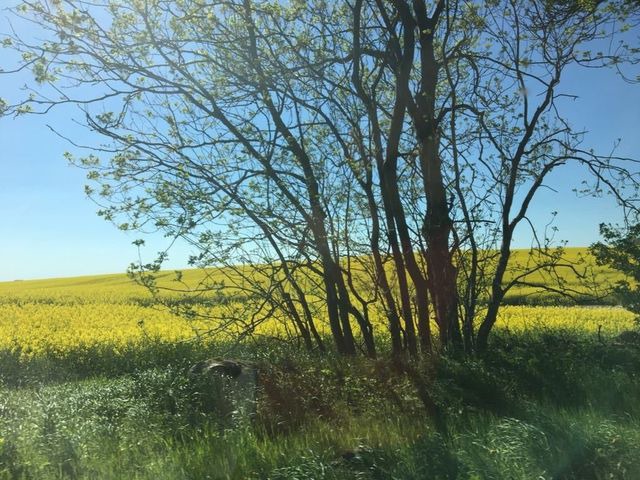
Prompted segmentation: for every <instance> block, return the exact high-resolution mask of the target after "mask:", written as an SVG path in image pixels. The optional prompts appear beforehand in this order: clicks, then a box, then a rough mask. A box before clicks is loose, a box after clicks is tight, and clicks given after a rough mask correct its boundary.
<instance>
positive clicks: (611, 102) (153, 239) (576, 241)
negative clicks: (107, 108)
mask: <svg viewBox="0 0 640 480" xmlns="http://www.w3.org/2000/svg"><path fill="white" fill-rule="evenodd" d="M2 17H3V14H2V13H1V12H0V28H4V27H5V26H6V22H5V21H4V19H3V18H2ZM8 55H9V54H8V52H7V51H6V50H1V49H0V67H2V66H3V65H4V64H6V63H8V62H9V61H10V58H9V57H8ZM22 81H24V80H22ZM20 84H21V81H17V80H16V78H15V77H12V78H8V77H6V76H3V75H0V97H5V98H12V97H14V98H15V96H16V95H17V94H18V89H19V87H20ZM561 87H562V90H564V91H565V92H567V93H572V94H575V95H578V96H579V98H578V99H577V100H571V101H567V102H566V103H565V107H566V109H565V112H566V113H567V116H568V117H569V119H570V120H571V121H572V124H573V125H574V126H575V127H578V128H581V127H582V128H585V129H586V130H589V131H590V133H589V134H588V135H587V137H586V142H585V144H586V145H588V146H592V147H593V148H594V149H595V150H596V151H598V152H603V153H604V152H609V151H610V150H611V148H612V147H613V144H614V142H615V140H616V139H617V138H620V139H621V140H622V142H621V144H620V147H619V149H618V150H617V152H616V153H617V154H619V155H623V156H635V157H638V158H640V128H639V127H640V85H630V84H627V83H625V82H624V81H622V80H621V79H620V78H619V77H617V76H616V75H615V74H614V73H613V72H611V71H605V70H588V71H587V70H572V71H570V72H569V75H567V77H566V78H565V80H564V81H563V83H562V85H561ZM74 116H75V117H77V118H79V117H80V115H79V113H78V111H77V110H74V109H68V108H66V109H59V110H57V111H55V112H53V114H50V115H47V116H46V117H45V116H22V117H19V118H16V119H13V118H0V281H3V280H14V279H30V278H46V277H64V276H75V275H89V274H99V273H113V272H123V271H125V269H126V267H127V266H128V265H129V263H130V262H131V261H134V260H136V258H137V255H138V252H137V249H136V247H134V246H133V245H132V241H133V240H135V239H137V238H145V240H146V241H147V247H146V248H145V250H144V252H143V253H144V255H145V257H146V260H150V259H151V258H152V257H153V256H154V254H155V252H156V251H158V250H160V249H162V248H164V246H165V245H166V244H167V241H166V240H165V239H163V238H162V237H160V236H146V237H145V236H142V235H139V234H125V233H124V232H121V231H119V230H117V229H116V228H115V227H114V226H112V225H111V224H109V223H107V222H105V221H104V220H102V219H101V218H99V217H98V216H97V215H96V213H95V212H96V210H97V206H96V205H95V204H93V203H92V202H91V201H90V200H89V199H87V198H86V196H85V194H84V190H83V186H84V184H85V183H86V181H85V172H84V171H82V170H80V169H77V168H75V167H72V166H70V165H68V164H67V162H66V160H65V159H64V158H63V153H64V152H65V151H67V150H69V151H74V148H73V146H71V145H70V144H69V143H68V142H67V141H65V140H64V139H62V138H60V137H58V136H57V135H56V134H55V133H53V132H52V131H51V130H50V129H49V128H48V127H47V125H48V124H49V125H52V126H55V128H56V129H59V130H60V131H62V132H65V133H69V134H70V136H73V137H75V138H78V137H79V138H80V139H82V140H85V141H87V142H91V141H92V139H90V138H88V137H86V135H87V134H86V133H85V131H84V130H82V129H80V128H79V127H78V126H77V125H74V123H73V122H72V118H73V117H74ZM579 180H580V177H579V175H578V174H577V172H576V171H574V170H571V169H565V170H563V171H559V172H558V173H557V174H555V176H554V177H553V178H552V182H551V183H550V186H551V187H553V188H554V189H555V190H557V192H552V191H551V190H546V191H544V192H542V195H540V196H539V197H538V198H537V200H536V201H535V203H534V205H533V206H532V209H531V218H532V220H533V221H534V222H535V223H536V224H538V225H544V224H545V223H547V221H548V219H549V218H550V212H552V211H558V216H557V218H556V221H555V225H556V226H557V227H558V228H559V229H560V230H559V232H558V234H557V236H556V238H557V239H563V240H567V241H568V243H569V245H571V246H585V245H589V244H590V243H592V242H594V241H596V240H597V239H598V224H599V223H600V222H604V221H611V220H613V221H615V220H617V219H618V218H619V212H618V211H617V207H616V205H615V203H614V202H612V201H611V200H610V199H608V198H604V199H591V198H586V199H584V198H583V199H578V198H576V196H575V194H573V193H572V191H571V188H572V187H574V186H577V184H578V183H579ZM530 241H531V239H530V235H529V232H527V231H526V230H521V232H520V234H519V235H518V236H517V237H516V240H515V246H516V247H527V246H529V244H530ZM188 252H189V249H188V248H187V247H185V246H184V245H178V246H177V248H176V249H175V250H174V251H173V253H172V254H171V256H170V262H169V263H168V264H167V267H168V268H180V267H184V266H185V265H186V258H187V256H188Z"/></svg>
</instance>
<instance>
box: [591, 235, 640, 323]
mask: <svg viewBox="0 0 640 480" xmlns="http://www.w3.org/2000/svg"><path fill="white" fill-rule="evenodd" d="M600 234H601V235H602V236H603V237H604V242H598V243H594V244H593V245H591V247H590V251H591V253H592V254H593V256H594V257H595V258H596V261H597V262H598V264H599V265H607V266H609V267H611V268H613V269H615V270H617V271H619V272H621V273H623V274H624V275H625V276H626V277H627V279H623V280H619V281H618V282H617V285H616V288H615V292H616V293H617V295H618V297H619V299H620V302H621V303H622V305H623V306H624V307H625V308H628V309H629V310H631V311H632V312H633V313H636V314H638V315H640V287H639V285H640V223H638V224H635V225H631V226H629V227H628V228H627V229H625V230H623V229H619V228H615V227H613V226H611V225H607V224H601V225H600Z"/></svg>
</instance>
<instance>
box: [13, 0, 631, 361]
mask: <svg viewBox="0 0 640 480" xmlns="http://www.w3.org/2000/svg"><path fill="white" fill-rule="evenodd" d="M634 12H635V11H634V8H633V7H632V4H629V3H628V2H577V3H576V2H561V3H558V2H547V1H541V0H532V1H528V2H515V1H507V0H504V1H497V0H492V1H485V2H461V1H454V0H451V1H445V0H440V1H437V2H435V3H433V4H430V3H429V2H426V1H423V0H413V1H411V2H408V1H405V0H394V1H391V2H383V1H380V0H366V1H365V0H354V1H353V2H344V3H339V2H326V1H324V0H314V1H309V2H302V1H292V2H279V1H276V0H269V1H267V0H263V1H253V0H224V1H203V0H132V1H128V2H121V1H118V0H103V1H100V2H94V1H91V2H89V1H83V0H75V1H70V0H51V1H46V0H25V1H24V2H23V3H22V5H21V6H20V7H19V8H18V9H17V15H18V16H20V17H21V18H22V19H24V20H29V21H32V22H35V23H37V24H38V25H39V26H40V28H41V29H43V30H44V32H43V36H44V37H45V38H46V40H43V41H36V40H30V39H26V38H21V37H20V36H19V35H10V36H8V37H7V38H6V39H5V40H4V44H6V45H7V46H10V47H11V48H14V49H16V50H17V51H19V52H20V53H21V54H22V59H23V61H24V63H23V64H22V65H21V66H20V67H18V69H30V70H32V71H33V74H34V78H35V80H36V82H37V83H38V85H39V86H38V87H37V88H36V90H34V91H33V94H32V95H30V96H29V97H28V98H26V99H25V100H24V101H23V102H21V103H18V104H15V105H5V107H4V110H5V114H20V113H25V112H29V111H39V112H46V111H48V110H49V109H50V108H53V107H55V106H57V105H60V104H67V103H71V104H75V105H78V106H79V107H80V109H81V112H82V115H83V121H84V123H85V124H86V125H87V126H88V127H89V128H90V129H91V130H93V131H95V132H97V133H99V134H101V135H102V136H104V137H105V138H106V139H107V140H108V141H109V144H108V145H106V146H101V147H96V146H92V148H93V152H94V153H93V154H91V155H89V156H87V157H86V158H81V159H75V160H74V161H75V162H76V163H78V164H80V165H81V166H83V167H85V168H87V169H88V170H89V172H88V176H89V178H90V179H91V180H93V181H95V182H97V183H98V185H99V188H98V189H95V188H90V189H89V190H88V193H89V194H91V195H94V196H96V197H98V198H99V199H101V201H103V202H104V203H105V208H104V209H103V210H102V211H101V214H102V215H103V216H104V217H105V218H107V219H108V220H112V221H114V222H116V223H118V224H119V225H120V227H121V228H123V229H134V230H135V229H140V228H142V227H144V226H146V225H152V226H153V227H154V228H159V229H161V230H163V231H164V232H166V234H167V235H168V236H169V237H182V238H184V239H186V240H187V241H189V242H191V243H192V244H193V245H194V246H195V247H196V248H197V250H198V252H199V254H198V255H196V256H195V257H194V258H192V263H193V264H194V265H199V266H203V267H210V266H221V265H223V266H226V267H227V268H226V270H224V271H225V272H228V284H227V286H226V287H227V288H228V289H231V291H232V292H235V293H238V292H245V294H244V298H253V299H255V302H247V303H246V304H245V306H246V305H250V306H251V308H252V312H253V313H252V314H251V315H250V317H251V318H252V319H253V320H252V321H250V322H248V326H247V327H246V328H247V329H248V330H249V331H250V330H252V329H253V328H255V325H256V322H258V321H264V319H266V318H269V317H272V316H276V317H282V318H287V319H288V320H289V322H290V324H291V325H293V326H294V328H295V330H296V331H297V332H298V334H299V335H300V336H301V338H302V339H303V340H304V343H305V345H306V346H307V347H308V348H315V347H316V346H318V347H320V348H322V347H323V343H322V340H321V335H320V334H319V333H318V328H316V322H317V321H318V317H320V318H321V317H326V319H327V322H328V325H329V328H330V331H331V335H332V338H333V341H334V343H335V346H336V349H337V350H338V351H339V352H340V353H343V354H354V353H355V352H356V350H357V348H358V345H360V343H361V345H362V348H363V349H364V351H365V352H366V353H367V354H368V355H371V356H373V355H375V354H376V346H375V336H374V322H373V320H372V318H373V317H374V316H376V315H381V316H383V317H384V318H385V319H386V322H387V324H388V331H389V336H390V340H391V345H392V349H393V351H394V353H396V354H400V353H401V352H403V351H405V350H406V351H408V352H409V353H410V354H412V355H416V354H417V353H418V351H419V349H422V350H423V351H430V350H431V349H432V332H431V319H432V318H433V320H434V323H435V325H436V326H437V331H438V337H439V340H440V343H441V345H442V346H443V347H444V348H449V347H453V348H461V347H462V346H464V348H466V349H467V350H468V351H472V350H474V349H477V350H479V351H482V350H485V349H486V348H487V342H488V338H489V334H490V332H491V330H492V328H493V325H494V324H495V322H496V319H497V314H498V310H499V308H500V305H501V303H502V300H503V298H504V296H505V294H506V293H507V291H508V290H509V289H510V288H512V287H513V286H515V285H518V284H526V283H527V281H528V278H529V276H530V274H531V273H534V272H539V271H541V270H544V271H548V272H550V274H553V272H554V271H557V269H560V268H575V266H574V265H572V264H570V263H567V262H566V261H564V260H563V256H562V250H561V249H553V248H552V244H551V241H550V239H548V238H545V237H543V236H541V235H540V234H539V232H538V231H537V230H536V229H535V227H534V226H533V225H531V227H532V234H533V238H534V241H533V243H532V252H534V254H532V255H531V257H530V261H529V262H528V263H525V264H523V265H516V264H515V263H514V262H512V261H511V243H512V239H513V235H514V232H515V230H516V229H517V228H522V225H523V224H525V225H526V224H527V223H529V224H530V222H528V219H527V212H528V210H529V206H530V205H531V203H532V202H533V200H534V197H535V196H536V194H537V192H538V191H539V190H540V189H541V188H543V186H544V184H545V181H546V180H547V178H548V177H549V175H550V174H551V173H552V172H553V171H555V170H556V169H557V168H560V167H562V166H563V165H566V164H570V163H572V164H578V165H581V166H583V167H584V170H585V171H586V172H587V173H589V175H590V178H592V179H594V180H595V183H594V187H595V190H596V191H601V190H603V189H607V190H610V191H612V192H613V193H614V194H615V195H617V198H618V199H619V200H620V202H622V203H625V204H626V205H627V206H632V205H631V203H630V202H629V200H628V198H627V197H626V196H625V195H623V193H624V191H623V190H621V188H620V186H621V185H625V186H627V187H630V188H633V187H634V186H636V185H637V174H636V173H634V171H633V170H631V169H629V168H628V167H627V163H626V162H627V161H628V159H622V158H614V157H611V156H605V157H603V156H598V155H597V154H595V153H593V152H591V151H590V150H588V149H586V148H582V147H581V142H582V139H583V136H582V134H581V133H580V132H575V131H574V130H572V128H571V127H570V125H569V124H568V122H567V121H566V120H565V119H564V118H563V117H562V115H561V106H562V105H561V104H560V103H561V102H560V99H561V98H562V97H563V96H564V95H566V94H565V93H564V92H562V91H561V90H559V85H560V84H561V79H562V75H563V73H564V72H565V70H566V69H567V67H568V66H570V65H580V64H582V65H587V66H609V65H614V66H619V65H622V64H624V63H625V62H626V63H629V62H631V63H633V62H634V61H635V59H636V57H635V55H636V54H637V50H636V49H635V48H634V47H633V46H627V45H624V44H622V45H620V46H619V47H618V48H617V50H616V51H615V52H614V53H610V54H609V53H607V54H601V55H592V54H591V53H590V52H589V50H588V49H589V46H590V45H591V43H592V42H594V41H598V40H602V39H605V38H611V37H612V36H613V35H615V33H616V32H617V29H620V25H622V24H621V23H620V21H623V22H629V21H630V22H633V21H634V17H633V14H634ZM631 26H632V27H633V26H634V24H633V23H632V24H631ZM625 28H626V27H625ZM161 260H162V257H161V258H160V259H159V262H158V263H156V264H153V265H150V266H149V267H150V268H141V269H140V270H138V271H136V272H134V273H137V274H138V275H139V276H140V278H141V279H143V281H145V282H146V283H147V284H148V285H149V286H150V287H151V288H157V285H156V284H155V283H154V282H153V279H152V278H150V277H148V276H145V273H148V270H151V273H153V272H155V271H157V270H158V269H159V268H160V265H161ZM242 265H245V266H248V265H251V266H252V267H251V268H250V269H249V270H247V269H245V268H244V267H242ZM141 267H144V266H141ZM249 272H251V273H249ZM556 278H558V279H559V278H561V277H560V276H559V275H556ZM218 287H220V285H218V284H216V283H215V282H213V283H211V282H205V283H204V284H202V285H198V286H196V287H195V288H191V287H190V288H187V289H186V290H187V292H188V293H190V294H196V295H200V294H201V293H202V292H204V291H207V290H209V289H210V288H218ZM482 304H486V306H487V308H486V309H482V308H479V306H481V305H482ZM320 309H321V310H324V314H323V315H317V313H319V311H320ZM191 312H192V314H193V311H191ZM244 315H247V313H246V312H244V310H243V313H242V316H244ZM239 317H240V315H238V314H237V313H234V314H233V315H230V318H233V319H237V320H238V321H240V320H241V318H239ZM254 320H255V321H254ZM223 326H227V324H226V323H223Z"/></svg>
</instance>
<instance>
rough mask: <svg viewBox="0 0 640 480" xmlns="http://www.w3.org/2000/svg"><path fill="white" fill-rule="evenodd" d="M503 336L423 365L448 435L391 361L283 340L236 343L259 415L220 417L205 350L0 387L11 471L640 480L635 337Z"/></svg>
mask: <svg viewBox="0 0 640 480" xmlns="http://www.w3.org/2000/svg"><path fill="white" fill-rule="evenodd" d="M492 347H493V348H492V350H491V353H490V354H489V355H487V356H486V357H485V358H482V359H464V358H455V357H447V356H444V357H441V358H440V359H439V360H438V361H434V360H429V359H424V360H422V361H421V362H420V363H419V364H416V365H415V368H416V369H417V371H418V372H419V373H420V375H422V376H423V378H424V379H425V380H426V381H427V382H428V385H429V389H430V392H431V394H432V396H433V398H434V399H435V401H436V402H437V404H438V405H439V407H440V408H441V410H442V411H443V412H444V415H445V418H446V425H447V431H446V432H444V433H442V432H437V431H436V429H435V428H434V426H433V424H432V421H431V420H430V418H429V416H428V415H427V413H426V411H425V409H424V407H423V405H422V403H421V402H420V399H419V396H418V395H417V393H416V390H415V388H414V387H413V385H412V382H411V381H410V379H408V378H407V377H406V376H404V375H403V374H402V373H401V372H400V371H399V370H398V369H397V368H396V366H395V364H394V362H392V361H391V360H386V359H380V360H376V361H374V360H367V359H338V358H335V357H332V356H324V357H317V356H314V355H311V354H307V353H301V352H299V351H297V350H296V349H293V348H290V347H289V346H287V345H286V344H282V343H281V342H275V341H274V342H262V343H258V344H255V345H253V346H251V347H249V346H247V347H245V350H244V351H242V352H239V353H241V355H242V356H243V357H247V358H251V359H253V360H254V361H255V362H257V363H258V364H259V365H261V369H262V382H261V383H262V390H261V393H260V396H259V406H258V411H257V416H256V417H255V418H254V419H252V420H248V419H246V418H233V417H229V418H221V417H220V415H221V413H220V411H219V410H216V409H215V408H212V405H214V404H213V403H207V399H206V398H205V397H203V393H202V389H200V388H199V387H198V385H195V384H194V383H193V380H192V379H191V378H190V377H189V376H188V375H187V374H186V369H187V368H188V365H189V364H190V362H192V361H195V360H196V359H197V358H201V355H204V354H206V353H209V352H203V351H201V352H190V353H186V352H185V356H184V357H183V359H182V361H181V362H173V363H170V364H162V365H159V366H154V367H150V368H142V367H141V368H138V369H135V370H133V371H131V372H129V373H126V374H122V375H113V374H105V373H104V372H102V371H101V370H100V369H97V370H96V372H94V375H93V376H92V377H90V378H86V379H84V380H76V381H63V382H61V383H60V382H53V381H51V379H50V378H48V377H46V376H43V377H41V378H40V379H36V378H35V377H34V378H32V382H31V383H30V384H29V385H28V386H21V387H17V386H9V385H5V386H4V387H1V388H0V478H1V479H14V478H34V479H58V478H86V479H96V478H97V479H100V478H105V479H121V478H137V479H156V480H157V479H205V478H212V479H250V478H273V479H296V478H298V479H393V478H396V479H430V478H431V479H454V478H455V479H531V478H548V479H576V480H578V479H580V480H585V479H599V478H603V479H604V478H620V479H636V478H640V382H639V381H638V372H640V351H639V349H638V348H637V347H635V346H619V345H614V344H613V343H612V342H610V341H609V340H605V341H604V343H603V342H602V341H599V340H598V339H597V337H594V336H593V335H590V334H589V335H587V334H585V335H579V334H576V333H575V332H567V331H555V332H552V331H535V330H534V331H528V332H519V333H516V334H513V333H511V334H510V333H506V332H503V333H502V334H500V335H498V336H497V337H496V338H495V340H494V343H493V345H492ZM191 355H193V357H192V356H191ZM42 373H43V374H44V373H45V372H44V371H43V372H42Z"/></svg>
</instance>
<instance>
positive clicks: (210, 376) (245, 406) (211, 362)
mask: <svg viewBox="0 0 640 480" xmlns="http://www.w3.org/2000/svg"><path fill="white" fill-rule="evenodd" d="M189 375H190V376H191V377H192V378H194V379H198V380H200V384H201V385H202V386H203V388H207V389H210V391H209V392H203V393H205V394H208V395H207V396H208V397H209V398H210V401H211V402H213V403H216V405H211V409H212V411H217V412H218V413H219V414H221V415H222V416H231V417H233V420H234V423H242V422H245V421H247V420H251V419H252V418H253V416H255V413H256V397H257V388H258V369H257V368H256V366H255V365H253V364H251V363H249V362H244V361H238V360H229V359H218V358H211V359H208V360H203V361H201V362H198V363H196V364H195V365H193V366H192V367H191V368H190V369H189Z"/></svg>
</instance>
